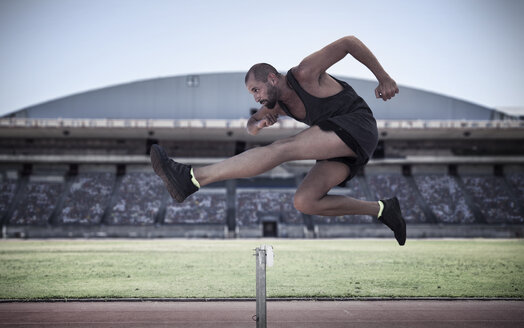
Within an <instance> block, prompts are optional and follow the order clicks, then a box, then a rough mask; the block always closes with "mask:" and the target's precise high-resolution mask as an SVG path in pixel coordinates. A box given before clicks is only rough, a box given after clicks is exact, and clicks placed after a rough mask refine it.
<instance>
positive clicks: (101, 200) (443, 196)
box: [0, 165, 524, 231]
mask: <svg viewBox="0 0 524 328" xmlns="http://www.w3.org/2000/svg"><path fill="white" fill-rule="evenodd" d="M115 168H116V166H115V165H113V166H110V165H106V168H105V169H97V170H84V169H81V170H80V172H76V173H74V174H66V171H60V172H58V173H57V171H55V172H53V173H50V175H49V176H46V172H45V171H40V172H37V173H35V172H33V173H30V174H26V175H20V176H16V177H13V176H12V174H11V176H8V175H7V174H6V172H5V171H4V172H3V171H1V169H0V178H1V179H0V182H1V184H0V218H2V222H3V223H4V225H5V224H7V225H11V226H17V227H20V226H35V227H41V228H45V227H56V226H70V227H74V226H79V227H80V226H84V227H85V226H101V225H112V226H116V227H115V229H116V228H118V226H135V227H140V226H150V227H153V228H154V227H161V226H166V227H167V226H170V227H176V226H177V225H180V226H191V225H193V226H196V225H202V224H203V225H206V224H207V225H210V224H211V225H222V226H226V225H230V224H231V221H228V219H227V218H228V213H229V214H231V213H236V220H235V222H236V223H235V224H236V227H239V228H240V229H243V228H249V227H251V228H253V227H260V225H261V224H262V223H264V222H266V221H268V220H269V221H276V222H277V223H278V224H283V225H288V226H294V227H299V226H301V225H302V226H304V227H306V226H308V227H310V224H312V225H323V226H329V225H340V224H342V225H345V224H346V225H351V224H364V225H365V224H373V223H376V220H374V218H372V217H370V216H364V215H345V216H335V217H329V216H317V215H315V216H311V217H308V216H304V215H303V214H302V213H300V212H299V211H297V210H296V209H295V208H294V206H293V197H294V193H295V190H296V187H294V186H292V184H293V183H294V182H293V181H294V180H293V179H291V180H289V181H288V180H285V183H284V182H282V181H280V180H279V181H276V180H275V181H273V180H272V179H270V178H268V177H264V178H254V179H249V180H248V181H247V182H246V181H244V182H241V183H240V182H239V186H238V187H236V198H235V199H232V200H230V201H229V202H228V199H227V197H228V196H227V193H226V188H225V186H224V185H221V186H214V187H212V188H209V187H206V188H203V189H202V190H200V191H199V192H198V193H196V194H194V195H192V196H190V197H189V198H188V199H187V200H186V201H185V202H184V203H182V204H178V203H176V202H174V201H173V200H172V199H171V198H170V197H169V195H168V193H167V192H166V190H165V187H164V185H163V183H162V181H161V180H160V179H159V178H158V177H157V176H156V175H155V174H154V173H153V172H152V170H151V169H150V168H149V169H144V170H136V169H131V170H128V171H127V172H126V171H125V170H124V171H122V172H120V173H118V174H117V173H116V172H117V170H115ZM388 170H389V169H388ZM388 170H386V171H383V172H381V171H380V170H379V171H377V172H374V171H371V172H367V173H366V175H365V176H357V177H355V178H354V179H352V180H351V181H350V182H349V183H348V184H347V185H346V186H345V187H344V188H341V187H336V188H334V189H333V190H332V191H331V192H330V194H334V195H345V196H350V197H353V198H357V199H362V200H373V201H375V200H377V199H384V198H389V197H393V196H397V197H398V198H399V200H400V204H401V208H402V211H403V213H404V216H405V218H406V221H407V222H408V224H438V225H439V224H440V225H446V224H460V225H478V224H484V225H492V226H505V225H519V224H523V223H524V211H523V206H522V205H520V204H521V203H522V201H524V174H523V173H520V172H516V173H513V172H510V173H508V174H507V175H504V176H503V175H500V174H499V175H493V174H489V172H488V174H476V175H474V174H470V175H468V174H463V173H460V174H458V175H448V174H445V173H440V174H436V173H427V172H426V173H424V172H422V173H420V172H417V174H414V175H413V176H410V175H403V174H401V172H400V171H401V170H400V166H399V167H397V169H395V170H393V171H391V170H389V171H388ZM257 181H258V182H257ZM290 181H291V182H290ZM228 203H229V204H234V206H235V209H234V210H235V211H228V205H227V204H228ZM245 231H246V230H245ZM283 231H284V230H283ZM297 231H298V230H297ZM300 231H302V230H300Z"/></svg>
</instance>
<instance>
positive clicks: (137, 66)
mask: <svg viewBox="0 0 524 328" xmlns="http://www.w3.org/2000/svg"><path fill="white" fill-rule="evenodd" d="M350 34H352V35H355V36H357V37H358V38H360V39H361V40H362V41H363V42H364V43H365V44H366V45H367V46H368V47H369V48H370V49H371V50H372V51H373V52H374V54H375V55H376V57H377V58H378V59H379V61H380V62H381V63H382V65H383V66H384V68H385V69H386V71H387V72H388V73H389V74H390V75H391V76H392V77H393V78H394V79H395V80H396V81H397V83H398V84H399V85H400V86H401V92H402V86H410V87H415V88H420V89H423V90H427V91H432V92H437V93H442V94H445V95H448V96H453V97H457V98H460V99H463V100H467V101H471V102H474V103H477V104H481V105H485V106H488V107H501V106H504V107H505V106H513V107H521V108H524V96H523V94H524V93H523V90H522V89H523V87H524V60H523V58H524V1H521V0H412V1H407V0H397V1H381V0H371V1H370V0H366V1H365V0H361V1H347V0H322V1H319V0H315V1H306V0H301V1H285V0H279V1H273V0H266V1H246V0H242V1H228V0H220V1H214V0H213V1H211V0H210V1H198V0H193V1H187V0H186V1H176V0H0V47H1V51H0V86H1V88H0V115H4V114H7V113H9V112H12V111H15V110H18V109H21V108H24V107H27V106H30V105H34V104H37V103H41V102H44V101H47V100H51V99H56V98H60V97H63V96H66V95H70V94H74V93H79V92H83V91H88V90H92V89H96V88H101V87H106V86H110V85H115V84H120V83H127V82H132V81H136V80H144V79H150V78H157V77H166V76H173V75H180V74H195V73H211V72H230V71H235V72H239V71H242V72H244V71H246V70H247V69H249V67H250V66H251V65H252V64H254V63H257V62H268V63H271V64H273V65H274V66H275V67H277V69H279V70H281V71H286V70H287V69H289V68H291V67H292V66H295V65H297V64H298V63H299V62H300V61H301V60H302V59H303V58H304V57H305V56H307V55H309V54H310V53H312V52H314V51H316V50H318V49H320V48H322V47H323V46H324V45H326V44H328V43H330V42H332V41H334V40H336V39H338V38H340V37H342V36H344V35H350ZM328 72H329V73H331V74H334V75H342V76H348V77H357V78H365V79H373V78H374V76H373V75H372V74H371V73H370V72H369V71H368V70H367V69H366V68H365V67H364V66H362V65H361V64H360V63H358V62H357V61H356V60H354V59H353V58H351V57H350V56H348V57H346V58H344V59H343V60H342V61H341V62H339V63H338V64H336V65H334V66H333V67H331V68H330V70H329V71H328ZM246 92H247V91H246ZM369 92H370V93H373V90H370V91H369ZM421 110H423V109H421ZM522 112H523V113H524V110H523V111H522Z"/></svg>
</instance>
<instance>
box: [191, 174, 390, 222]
mask: <svg viewBox="0 0 524 328" xmlns="http://www.w3.org/2000/svg"><path fill="white" fill-rule="evenodd" d="M191 172H193V171H191ZM199 188H200V187H199ZM378 206H380V210H379V211H378V216H377V218H379V217H381V216H382V211H383V210H384V203H382V201H380V200H379V201H378Z"/></svg>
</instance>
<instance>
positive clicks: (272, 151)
mask: <svg viewBox="0 0 524 328" xmlns="http://www.w3.org/2000/svg"><path fill="white" fill-rule="evenodd" d="M347 54H350V55H351V56H353V57H354V58H355V59H357V60H358V61H359V62H361V63H362V64H364V65H365V66H366V67H367V68H368V69H369V70H370V71H371V72H372V73H373V74H374V75H375V77H376V78H377V80H378V83H379V85H378V87H377V88H376V89H375V96H376V97H377V98H382V99H383V100H384V101H386V100H388V99H391V98H392V97H394V96H395V94H396V93H398V92H399V90H398V88H397V84H396V83H395V81H394V80H393V79H392V78H391V77H390V76H389V75H388V74H387V73H386V71H385V70H384V69H383V68H382V66H381V65H380V63H379V62H378V60H377V59H376V58H375V56H374V55H373V53H372V52H371V51H370V50H369V49H368V48H367V47H366V46H365V45H364V44H363V43H362V42H361V41H360V40H359V39H357V38H356V37H354V36H347V37H344V38H341V39H339V40H337V41H335V42H333V43H331V44H329V45H327V46H326V47H324V48H322V49H321V50H319V51H317V52H315V53H313V54H311V55H309V56H308V57H306V58H304V60H302V62H301V63H300V64H299V65H298V66H296V67H293V68H291V69H290V70H289V71H288V72H287V74H286V75H282V74H280V73H279V72H278V71H277V70H276V69H275V68H274V67H273V66H271V65H269V64H265V63H261V64H256V65H254V66H253V67H251V69H250V70H249V71H248V72H247V74H246V78H245V83H246V87H247V89H248V91H249V92H250V93H251V94H252V95H253V97H254V98H255V101H256V102H258V103H260V104H261V105H262V107H261V108H260V109H259V110H258V111H257V112H256V113H255V114H253V115H252V116H251V118H250V119H249V121H248V123H247V129H248V132H249V133H250V134H252V135H256V134H257V133H258V132H259V131H260V130H261V129H263V128H265V127H268V126H271V125H273V124H275V123H276V122H277V120H278V117H279V116H281V115H287V116H290V117H292V118H294V119H295V120H297V121H300V122H303V123H305V124H307V125H309V126H310V127H309V128H307V129H305V130H304V131H302V132H300V133H299V134H297V135H295V136H292V137H289V138H285V139H282V140H278V141H276V142H274V143H272V144H270V145H267V146H265V147H257V148H252V149H249V150H247V151H245V152H243V153H241V154H239V155H236V156H234V157H231V158H228V159H226V160H224V161H222V162H219V163H216V164H212V165H208V166H203V167H198V168H194V169H193V168H192V167H191V166H190V165H185V164H181V163H177V162H175V161H173V160H172V159H170V158H169V157H168V156H167V154H166V152H165V151H164V150H163V149H162V148H161V147H160V146H158V145H153V146H152V147H151V163H152V165H153V169H154V170H155V172H156V174H158V175H159V176H160V178H162V180H163V181H164V183H165V184H166V186H167V189H168V191H169V193H170V194H171V196H172V197H173V198H174V199H175V200H176V201H178V202H183V201H184V199H186V198H187V197H188V196H189V195H191V194H192V193H194V192H196V191H197V190H198V189H199V188H200V187H202V186H204V185H207V184H210V183H213V182H217V181H222V180H228V179H237V178H247V177H253V176H256V175H259V174H261V173H264V172H266V171H269V170H271V169H272V168H274V167H276V166H278V165H280V164H282V163H284V162H288V161H293V160H306V159H315V160H317V162H316V164H315V165H314V166H313V168H312V169H311V170H310V171H309V173H308V174H307V176H306V177H305V178H304V180H303V181H302V183H301V184H300V186H299V187H298V189H297V191H296V193H295V197H294V205H295V208H296V209H297V210H299V211H300V212H303V213H306V214H311V215H324V216H339V215H356V214H361V215H371V216H377V217H378V220H379V221H381V222H382V223H384V224H385V225H387V226H388V227H389V228H390V229H391V230H393V232H394V234H395V238H396V240H397V241H398V243H399V244H400V245H404V243H405V241H406V223H405V221H404V218H403V217H402V214H401V212H400V206H399V203H398V199H397V198H396V197H394V198H391V199H386V200H379V201H374V202H371V201H363V200H358V199H354V198H351V197H347V196H342V195H328V192H329V191H330V190H331V188H333V187H335V186H337V185H339V184H341V183H345V182H347V181H349V180H350V179H352V178H353V177H354V176H355V175H356V174H357V172H358V170H359V169H360V168H361V167H363V166H364V165H365V164H366V163H367V162H368V161H369V158H370V157H371V155H372V154H373V151H374V150H375V147H376V146H377V142H378V132H377V123H376V121H375V118H374V117H373V113H372V112H371V110H370V109H369V107H368V105H367V104H366V102H365V101H364V100H363V99H362V98H361V97H359V96H358V95H357V94H356V92H355V91H354V90H353V88H352V87H351V86H349V85H348V84H347V83H346V82H344V81H340V80H337V79H336V78H334V77H332V76H331V75H329V74H328V73H326V70H327V69H328V68H330V67H331V66H333V65H334V64H335V63H337V62H338V61H340V60H341V59H342V58H344V57H345V56H346V55H347Z"/></svg>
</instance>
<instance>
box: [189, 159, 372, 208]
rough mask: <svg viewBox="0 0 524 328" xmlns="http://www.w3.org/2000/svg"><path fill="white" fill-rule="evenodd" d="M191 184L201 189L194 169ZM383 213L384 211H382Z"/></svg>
mask: <svg viewBox="0 0 524 328" xmlns="http://www.w3.org/2000/svg"><path fill="white" fill-rule="evenodd" d="M191 182H193V184H194V185H195V186H196V187H197V188H198V189H200V183H198V181H197V179H196V178H195V174H194V173H193V168H191ZM381 212H382V211H381Z"/></svg>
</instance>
